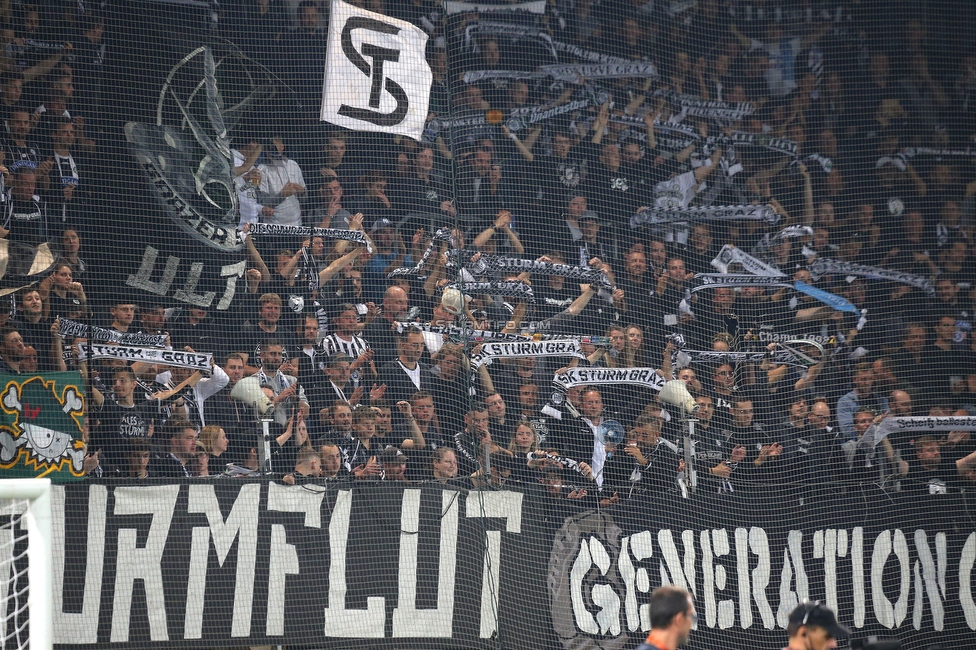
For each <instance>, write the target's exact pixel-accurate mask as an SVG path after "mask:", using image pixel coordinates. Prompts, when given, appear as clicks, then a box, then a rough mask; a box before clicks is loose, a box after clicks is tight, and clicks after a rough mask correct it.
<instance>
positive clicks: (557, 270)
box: [447, 250, 614, 291]
mask: <svg viewBox="0 0 976 650" xmlns="http://www.w3.org/2000/svg"><path fill="white" fill-rule="evenodd" d="M473 255H474V253H471V251H461V250H454V251H448V254H447V258H448V263H449V264H453V265H454V266H455V267H456V268H458V267H459V268H464V269H465V270H467V271H469V272H470V273H472V274H473V275H482V274H484V273H488V272H491V271H501V272H503V273H512V272H516V271H517V272H519V273H523V272H525V273H531V274H533V275H541V276H545V277H560V278H567V279H569V280H573V281H575V282H579V283H581V284H591V285H593V286H595V287H599V288H601V289H606V290H608V291H613V289H614V286H613V283H612V282H610V279H609V278H608V277H607V274H606V273H605V272H604V271H598V270H596V269H591V268H589V267H586V266H572V265H570V264H556V263H554V262H543V261H541V260H528V259H522V258H520V257H503V256H501V255H482V256H481V257H480V258H479V259H478V261H477V262H465V261H464V260H466V259H467V260H470V259H471V257H473Z"/></svg>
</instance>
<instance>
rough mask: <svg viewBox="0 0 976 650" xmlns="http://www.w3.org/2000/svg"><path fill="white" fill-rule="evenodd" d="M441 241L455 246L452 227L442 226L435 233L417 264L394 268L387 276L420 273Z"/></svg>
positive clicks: (394, 276) (393, 276)
mask: <svg viewBox="0 0 976 650" xmlns="http://www.w3.org/2000/svg"><path fill="white" fill-rule="evenodd" d="M439 241H446V242H448V244H449V245H450V246H451V247H452V248H453V247H454V239H453V238H452V236H451V229H450V228H440V229H438V230H437V232H435V233H434V236H433V237H432V238H431V240H430V243H429V244H427V250H425V251H424V254H423V255H421V256H420V259H419V260H418V261H417V263H416V264H414V265H413V266H404V267H401V268H399V269H393V270H392V271H390V272H389V273H388V274H387V276H386V277H388V278H396V277H400V276H403V275H417V274H418V273H420V271H421V269H423V268H424V265H425V264H426V263H427V260H429V259H430V256H431V254H433V252H434V249H435V248H436V247H437V242H439Z"/></svg>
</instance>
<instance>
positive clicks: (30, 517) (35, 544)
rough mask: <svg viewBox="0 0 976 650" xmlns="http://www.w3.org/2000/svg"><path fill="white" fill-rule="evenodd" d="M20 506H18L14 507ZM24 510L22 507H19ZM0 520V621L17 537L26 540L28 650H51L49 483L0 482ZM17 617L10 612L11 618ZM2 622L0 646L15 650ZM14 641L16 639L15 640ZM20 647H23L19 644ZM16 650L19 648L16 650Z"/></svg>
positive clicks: (10, 581)
mask: <svg viewBox="0 0 976 650" xmlns="http://www.w3.org/2000/svg"><path fill="white" fill-rule="evenodd" d="M18 503H21V504H22V505H18ZM24 505H25V506H26V507H23V506H24ZM0 517H2V522H3V523H4V524H5V528H4V529H3V530H2V531H0V532H2V533H3V538H2V539H0V606H2V610H0V619H6V617H7V611H8V609H9V607H8V605H9V600H8V599H9V598H11V597H13V594H12V593H11V590H12V589H13V588H14V587H15V584H14V568H15V567H14V561H15V558H14V557H13V548H14V542H15V539H16V538H17V537H18V536H21V537H22V536H23V534H26V536H27V562H28V568H27V581H28V585H29V591H28V600H27V606H28V610H29V619H28V620H29V625H30V637H29V644H30V650H51V648H52V647H53V645H52V644H53V638H54V637H53V627H54V624H53V618H52V611H51V610H52V601H53V599H52V586H51V480H50V479H46V478H41V479H31V478H28V479H0ZM16 615H17V613H16V612H14V617H16ZM10 622H12V621H7V620H3V621H2V622H0V626H2V629H3V635H2V637H0V646H3V650H8V649H9V650H15V644H11V643H8V641H9V635H10V625H9V624H8V623H10ZM15 638H16V636H15ZM21 645H23V644H21ZM16 650H20V648H16Z"/></svg>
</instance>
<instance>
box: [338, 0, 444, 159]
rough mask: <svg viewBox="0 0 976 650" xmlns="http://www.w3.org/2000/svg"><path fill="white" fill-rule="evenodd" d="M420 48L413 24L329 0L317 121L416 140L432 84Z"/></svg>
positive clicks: (423, 43) (422, 40) (423, 37)
mask: <svg viewBox="0 0 976 650" xmlns="http://www.w3.org/2000/svg"><path fill="white" fill-rule="evenodd" d="M426 47H427V34H426V33H424V31H423V30H422V29H420V28H419V27H417V26H416V25H412V24H411V23H408V22H406V21H404V20H396V19H395V18H388V17H386V16H384V15H382V14H378V13H374V12H372V11H366V10H364V9H360V8H358V7H354V6H353V5H351V4H347V3H345V2H343V1H342V0H333V2H332V15H331V17H330V19H329V46H328V55H327V57H326V63H325V82H324V84H323V87H322V116H321V119H322V120H323V121H325V122H331V123H332V124H336V125H338V126H344V127H346V128H347V129H352V130H354V131H380V132H383V133H397V134H400V135H405V136H407V137H410V138H413V139H415V140H420V136H421V134H422V133H423V129H424V120H425V119H426V118H427V107H428V104H429V102H430V86H431V83H432V81H433V75H432V74H431V71H430V66H429V65H427V57H426V53H425V49H426Z"/></svg>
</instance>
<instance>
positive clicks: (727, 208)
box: [630, 205, 779, 228]
mask: <svg viewBox="0 0 976 650" xmlns="http://www.w3.org/2000/svg"><path fill="white" fill-rule="evenodd" d="M739 220H745V221H762V222H764V223H770V224H772V223H776V222H777V221H779V215H778V214H776V212H775V211H774V210H773V208H772V207H771V206H768V205H716V206H699V207H694V208H654V207H651V208H647V209H646V210H643V211H641V212H639V213H637V214H635V215H634V216H632V217H631V218H630V227H631V228H639V227H641V226H648V225H654V226H656V225H661V224H666V223H678V222H684V221H739Z"/></svg>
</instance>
